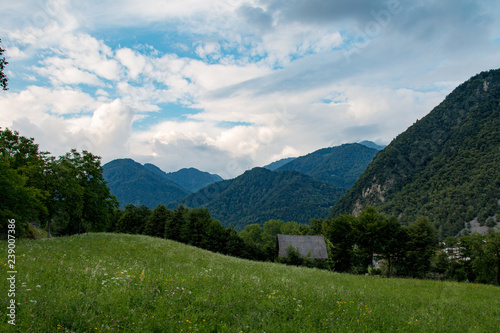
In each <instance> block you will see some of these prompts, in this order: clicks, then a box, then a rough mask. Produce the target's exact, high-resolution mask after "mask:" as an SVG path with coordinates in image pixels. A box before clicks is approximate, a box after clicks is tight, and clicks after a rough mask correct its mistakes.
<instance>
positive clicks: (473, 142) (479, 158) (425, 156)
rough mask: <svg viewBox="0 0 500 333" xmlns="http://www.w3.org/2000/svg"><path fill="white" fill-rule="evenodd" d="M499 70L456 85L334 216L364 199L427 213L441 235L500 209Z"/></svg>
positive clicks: (383, 155)
mask: <svg viewBox="0 0 500 333" xmlns="http://www.w3.org/2000/svg"><path fill="white" fill-rule="evenodd" d="M499 204H500V70H492V71H489V72H483V73H480V74H478V75H476V76H474V77H472V78H471V79H469V80H468V81H466V82H465V83H463V84H461V85H460V86H458V87H457V88H456V89H455V90H454V91H453V92H452V93H451V94H449V95H448V96H447V97H446V99H445V100H444V101H443V102H442V103H441V104H439V105H438V106H437V107H435V108H434V109H433V110H432V111H431V112H430V113H429V114H428V115H426V116H425V117H424V118H422V119H421V120H419V121H417V122H416V123H414V124H413V125H412V126H411V127H409V128H408V129H407V130H406V131H405V132H404V133H402V134H400V135H399V136H398V137H396V138H395V139H394V140H393V141H392V142H391V143H390V144H389V145H388V146H387V147H386V148H385V149H384V150H382V151H380V152H379V153H378V154H377V156H375V158H374V159H373V161H372V163H371V164H370V165H369V166H368V168H367V169H366V170H365V172H364V173H363V174H362V175H361V176H360V178H359V180H358V181H357V182H356V183H355V184H354V185H353V186H352V188H351V189H350V190H349V191H348V192H347V194H346V195H345V196H344V197H343V198H342V199H341V200H340V201H339V202H337V204H336V205H335V206H334V207H333V209H332V211H331V212H330V217H334V216H337V215H339V214H342V213H357V212H359V211H360V210H361V209H362V208H363V207H365V206H367V205H373V206H375V207H377V208H378V209H379V210H381V211H383V212H385V213H387V214H393V215H395V216H398V217H399V218H400V219H401V220H402V221H403V222H404V223H410V222H412V221H414V220H415V219H416V218H417V217H419V216H427V217H429V218H430V220H431V221H432V222H433V223H434V225H435V226H436V227H437V228H438V235H439V237H440V238H444V237H446V236H449V235H456V234H457V233H458V232H460V231H461V230H462V229H463V228H464V227H465V226H467V227H470V222H471V221H473V220H475V219H476V218H477V220H478V222H479V223H480V224H482V225H484V224H489V225H494V224H496V223H495V222H497V221H498V220H499V217H498V216H500V214H498V213H500V207H499Z"/></svg>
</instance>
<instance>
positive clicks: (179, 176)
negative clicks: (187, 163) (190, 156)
mask: <svg viewBox="0 0 500 333" xmlns="http://www.w3.org/2000/svg"><path fill="white" fill-rule="evenodd" d="M144 167H145V168H146V169H148V170H149V171H151V172H153V173H155V174H157V175H159V176H161V177H166V178H167V179H170V180H172V181H174V182H175V183H176V184H178V185H180V186H181V187H183V188H185V189H187V190H189V191H190V192H196V191H198V190H199V189H202V188H204V187H205V186H208V185H210V184H212V183H215V182H219V181H221V180H222V177H220V176H219V175H216V174H211V173H208V172H204V171H200V170H198V169H195V168H183V169H180V170H178V171H175V172H168V173H166V172H164V171H163V170H161V169H160V168H158V167H157V166H156V165H154V164H151V163H146V164H144Z"/></svg>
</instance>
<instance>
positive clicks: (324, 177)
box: [276, 143, 378, 188]
mask: <svg viewBox="0 0 500 333" xmlns="http://www.w3.org/2000/svg"><path fill="white" fill-rule="evenodd" d="M377 153H378V150H377V149H375V148H368V147H367V146H365V145H363V144H359V143H351V144H343V145H341V146H337V147H329V148H323V149H319V150H316V151H315V152H312V153H310V154H307V155H305V156H301V157H298V158H295V159H294V160H292V161H290V162H288V163H286V164H284V165H282V166H280V167H279V168H277V169H276V171H284V170H295V171H299V172H301V173H303V174H305V175H308V176H311V177H313V178H315V179H317V180H320V181H322V182H325V183H329V184H332V185H335V186H337V187H341V188H350V187H351V186H352V184H353V183H354V182H355V181H356V180H357V179H358V177H359V176H360V175H361V174H362V173H363V171H365V169H366V167H367V166H368V164H370V162H371V161H372V160H373V157H374V156H375V155H376V154H377Z"/></svg>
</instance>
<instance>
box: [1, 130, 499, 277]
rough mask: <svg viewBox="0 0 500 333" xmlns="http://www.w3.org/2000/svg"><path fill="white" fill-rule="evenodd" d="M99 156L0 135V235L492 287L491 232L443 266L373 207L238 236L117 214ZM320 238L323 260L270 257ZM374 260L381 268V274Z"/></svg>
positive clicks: (421, 224)
mask: <svg viewBox="0 0 500 333" xmlns="http://www.w3.org/2000/svg"><path fill="white" fill-rule="evenodd" d="M102 172H103V170H102V167H101V163H100V157H98V156H95V155H93V154H91V153H89V152H87V151H82V152H77V151H76V150H74V149H73V150H71V151H70V152H68V153H66V154H65V155H62V156H59V157H54V156H51V155H50V154H49V153H47V152H40V151H39V147H38V145H37V144H35V143H34V140H33V138H25V137H23V136H20V135H19V133H18V132H13V131H11V130H9V129H5V130H1V131H0V191H1V193H2V196H1V197H0V229H1V234H2V235H6V234H7V221H8V220H10V219H16V222H17V223H16V234H17V237H22V236H23V235H24V236H27V237H29V236H30V225H31V224H38V225H39V226H40V227H41V228H43V229H45V230H47V232H49V235H55V236H62V235H72V234H76V233H83V232H89V231H91V232H103V231H107V232H120V233H130V234H144V235H149V236H153V237H161V238H165V239H170V240H174V241H178V242H182V243H185V244H189V245H193V246H197V247H200V248H203V249H207V250H210V251H213V252H219V253H223V254H228V255H232V256H237V257H241V258H246V259H251V260H260V261H279V262H284V263H288V264H294V265H308V266H315V267H320V268H326V269H331V270H334V271H338V272H348V273H355V274H366V273H371V274H380V275H385V276H387V277H391V276H403V277H416V278H427V277H436V276H439V277H443V278H449V279H454V280H458V281H471V282H481V283H492V282H493V283H496V284H500V277H499V274H500V233H499V232H497V233H494V232H491V233H489V234H488V235H479V234H473V235H464V236H461V237H459V238H454V237H449V238H448V239H446V243H447V246H448V248H455V249H458V250H459V253H460V257H459V258H457V259H454V260H450V259H449V254H448V253H446V251H445V249H444V246H442V248H441V249H439V247H438V243H437V237H436V231H435V229H434V227H433V225H432V224H431V223H430V221H429V219H428V218H426V217H420V218H418V219H417V220H416V221H415V222H413V223H411V224H409V225H407V226H403V225H402V224H401V223H400V221H399V220H398V219H397V218H396V217H394V216H386V215H384V214H383V213H381V212H379V211H377V210H376V209H375V208H373V207H367V208H365V209H364V210H363V211H362V212H361V213H360V214H359V215H358V216H353V215H349V214H344V215H340V216H338V217H336V218H328V219H326V220H323V219H311V220H310V223H309V224H299V223H297V222H284V221H281V220H268V221H267V222H265V223H264V225H263V226H260V225H258V224H250V225H247V226H246V227H245V228H244V229H243V230H242V231H241V232H239V233H238V232H237V231H236V230H235V229H234V228H233V227H228V228H224V227H223V226H222V225H221V223H220V222H219V221H217V220H214V219H212V217H211V216H210V212H209V211H208V210H207V209H206V208H197V209H190V208H187V207H184V206H183V205H180V206H178V207H177V208H176V209H174V210H170V209H167V208H166V207H165V206H164V205H159V206H157V207H156V208H155V209H154V210H151V209H150V208H148V207H146V206H138V207H136V206H134V205H131V204H129V205H127V206H125V208H124V209H120V208H119V205H118V202H117V201H116V198H115V197H114V196H112V195H111V194H110V191H109V189H108V187H107V186H106V182H105V180H104V178H103V175H102ZM277 234H287V235H323V236H324V237H325V239H326V242H327V245H328V246H327V247H328V252H329V259H328V260H324V261H314V260H311V259H309V258H301V257H300V256H299V255H298V254H297V253H295V252H294V251H292V252H291V254H290V255H289V257H288V258H285V259H284V258H276V241H277V240H276V235H277ZM374 259H376V260H377V261H378V262H381V263H382V265H381V267H380V268H376V267H375V266H376V265H374V263H375V262H374Z"/></svg>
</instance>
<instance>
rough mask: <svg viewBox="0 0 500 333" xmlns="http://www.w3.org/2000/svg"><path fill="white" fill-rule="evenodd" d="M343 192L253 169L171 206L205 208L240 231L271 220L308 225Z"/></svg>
mask: <svg viewBox="0 0 500 333" xmlns="http://www.w3.org/2000/svg"><path fill="white" fill-rule="evenodd" d="M344 193H345V190H344V189H341V188H337V187H335V186H333V185H331V184H326V183H323V182H320V181H318V180H316V179H314V178H312V177H310V176H307V175H304V174H302V173H300V172H297V171H291V170H288V171H282V172H275V171H270V170H267V169H265V168H254V169H252V170H249V171H246V172H245V173H243V174H242V175H240V176H239V177H236V178H234V179H231V180H225V181H222V182H218V183H215V184H212V185H209V186H207V187H206V188H204V189H202V190H200V191H198V192H196V193H194V194H191V195H189V196H187V197H186V198H183V199H181V200H178V201H176V202H174V203H172V204H171V205H170V207H171V208H175V207H177V205H179V204H184V205H186V206H188V207H192V208H195V207H199V206H204V207H206V208H207V209H208V210H209V211H210V214H211V215H212V216H213V217H214V218H215V219H218V220H220V221H221V223H222V225H224V226H229V225H232V226H233V227H235V229H236V230H242V229H243V228H244V227H245V226H246V225H248V224H252V223H257V224H260V225H263V224H264V222H265V221H267V220H270V219H281V220H284V221H295V222H299V223H307V222H309V219H311V218H314V217H324V216H326V215H327V214H328V211H329V210H330V208H331V207H332V206H333V204H334V203H335V202H336V201H337V200H338V199H339V198H340V197H341V196H342V195H343V194H344Z"/></svg>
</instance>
